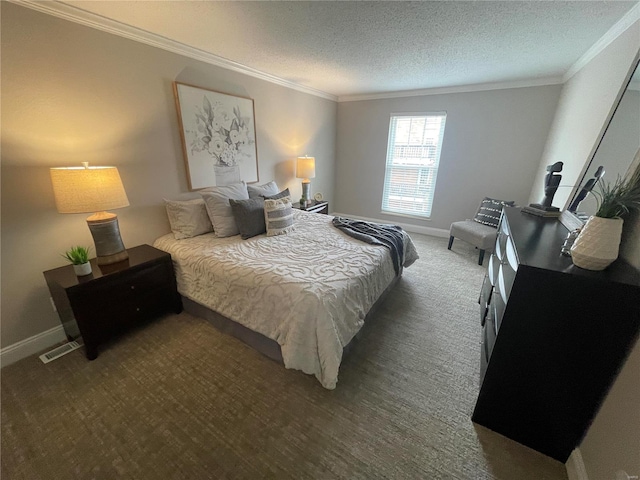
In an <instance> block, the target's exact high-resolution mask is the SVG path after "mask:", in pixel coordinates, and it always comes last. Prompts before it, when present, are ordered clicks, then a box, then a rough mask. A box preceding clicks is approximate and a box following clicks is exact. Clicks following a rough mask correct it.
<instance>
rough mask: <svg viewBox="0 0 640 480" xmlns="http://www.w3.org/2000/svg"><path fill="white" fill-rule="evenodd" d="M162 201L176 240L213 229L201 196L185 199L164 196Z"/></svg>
mask: <svg viewBox="0 0 640 480" xmlns="http://www.w3.org/2000/svg"><path fill="white" fill-rule="evenodd" d="M164 202H165V207H166V208H167V217H169V224H170V225H171V231H172V232H173V236H174V237H176V240H182V239H183V238H191V237H195V236H198V235H202V234H203V233H209V232H211V231H213V225H211V220H209V215H207V209H206V208H205V204H204V200H203V199H202V198H197V199H193V200H185V201H180V200H167V199H166V198H165V200H164Z"/></svg>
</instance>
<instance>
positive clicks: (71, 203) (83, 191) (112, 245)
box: [50, 162, 129, 265]
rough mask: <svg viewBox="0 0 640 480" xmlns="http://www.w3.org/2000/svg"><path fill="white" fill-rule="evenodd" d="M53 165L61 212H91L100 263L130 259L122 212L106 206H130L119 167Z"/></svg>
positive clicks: (52, 180)
mask: <svg viewBox="0 0 640 480" xmlns="http://www.w3.org/2000/svg"><path fill="white" fill-rule="evenodd" d="M82 165H83V166H82V167H61V168H52V169H51V170H50V172H51V183H52V184H53V194H54V196H55V199H56V208H57V209H58V212H60V213H91V212H95V213H94V214H93V215H91V216H89V217H88V218H87V224H88V225H89V230H90V231H91V235H92V236H93V241H94V243H95V247H96V262H97V263H98V265H108V264H111V263H116V262H120V261H122V260H126V259H127V258H128V257H129V254H128V253H127V251H126V250H125V248H124V245H123V243H122V238H121V237H120V228H119V226H118V216H117V215H116V214H115V213H109V212H107V211H106V210H111V209H115V208H122V207H127V206H129V199H128V198H127V193H126V192H125V191H124V187H123V185H122V180H120V174H119V173H118V169H117V168H116V167H90V166H89V164H88V163H87V162H83V163H82Z"/></svg>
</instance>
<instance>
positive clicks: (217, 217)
mask: <svg viewBox="0 0 640 480" xmlns="http://www.w3.org/2000/svg"><path fill="white" fill-rule="evenodd" d="M200 193H201V194H202V198H203V199H204V203H205V205H206V207H207V213H208V214H209V218H210V219H211V223H212V224H213V231H214V232H215V234H216V237H221V238H222V237H231V236H233V235H238V233H240V230H238V226H237V225H236V220H235V218H233V211H232V210H231V205H229V199H230V198H232V199H233V200H248V199H249V193H248V192H247V184H246V183H244V182H240V183H233V184H231V185H223V186H220V187H210V188H207V189H206V190H201V191H200Z"/></svg>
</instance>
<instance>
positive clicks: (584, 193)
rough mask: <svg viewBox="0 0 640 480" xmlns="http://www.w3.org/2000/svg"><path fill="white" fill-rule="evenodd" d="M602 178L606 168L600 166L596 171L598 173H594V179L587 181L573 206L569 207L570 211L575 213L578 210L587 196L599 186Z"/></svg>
mask: <svg viewBox="0 0 640 480" xmlns="http://www.w3.org/2000/svg"><path fill="white" fill-rule="evenodd" d="M602 177H604V166H602V165H600V166H599V167H598V169H597V170H596V173H594V175H593V178H590V179H589V180H587V181H586V183H585V184H584V187H582V190H580V193H578V195H576V198H575V199H574V200H573V202H571V205H569V211H570V212H571V213H575V212H576V210H578V207H579V206H580V202H581V201H582V200H584V199H585V198H586V196H587V194H588V193H589V192H590V191H591V190H593V187H595V186H596V185H597V183H598V182H599V181H600V179H601V178H602Z"/></svg>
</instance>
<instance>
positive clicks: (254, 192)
mask: <svg viewBox="0 0 640 480" xmlns="http://www.w3.org/2000/svg"><path fill="white" fill-rule="evenodd" d="M247 191H248V192H249V198H257V197H268V196H270V195H276V194H277V193H278V185H276V182H274V181H271V182H269V183H265V184H264V185H247Z"/></svg>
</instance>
